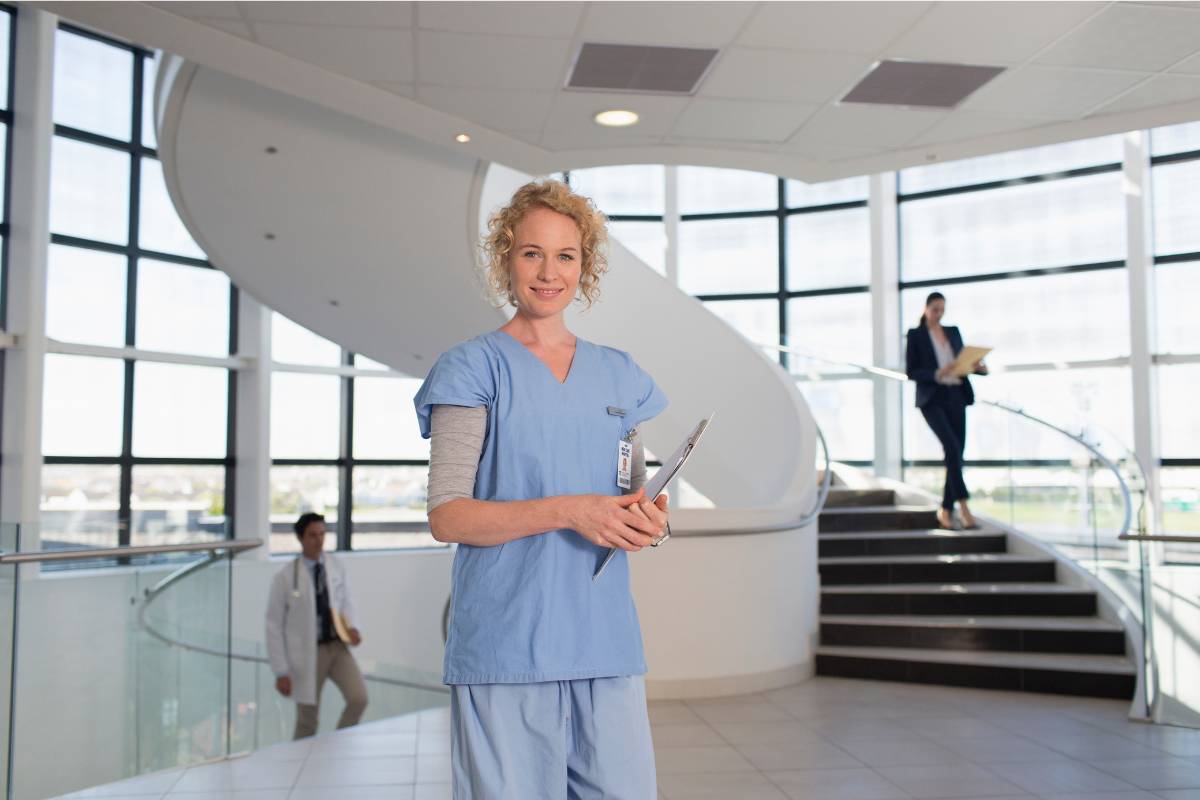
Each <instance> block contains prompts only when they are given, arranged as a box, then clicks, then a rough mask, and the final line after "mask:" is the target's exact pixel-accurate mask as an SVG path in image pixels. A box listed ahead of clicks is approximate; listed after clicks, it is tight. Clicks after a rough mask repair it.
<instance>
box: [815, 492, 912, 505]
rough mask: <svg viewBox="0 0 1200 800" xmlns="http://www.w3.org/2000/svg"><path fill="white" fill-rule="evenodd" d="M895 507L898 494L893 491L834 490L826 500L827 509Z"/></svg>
mask: <svg viewBox="0 0 1200 800" xmlns="http://www.w3.org/2000/svg"><path fill="white" fill-rule="evenodd" d="M894 505H896V493H895V492H894V491H892V490H891V489H832V490H830V492H829V496H828V497H827V498H826V500H825V508H854V507H861V506H894Z"/></svg>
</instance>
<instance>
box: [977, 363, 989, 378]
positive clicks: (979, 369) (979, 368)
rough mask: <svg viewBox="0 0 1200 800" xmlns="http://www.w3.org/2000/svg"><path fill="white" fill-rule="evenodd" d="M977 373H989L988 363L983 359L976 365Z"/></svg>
mask: <svg viewBox="0 0 1200 800" xmlns="http://www.w3.org/2000/svg"><path fill="white" fill-rule="evenodd" d="M975 374H976V375H987V374H988V367H987V364H985V363H983V362H982V361H980V362H979V363H978V364H976V365H975Z"/></svg>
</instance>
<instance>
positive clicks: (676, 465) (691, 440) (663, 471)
mask: <svg viewBox="0 0 1200 800" xmlns="http://www.w3.org/2000/svg"><path fill="white" fill-rule="evenodd" d="M714 415H715V412H714V414H709V415H708V416H707V417H705V418H704V419H702V420H700V422H699V423H698V424H697V425H696V427H695V429H693V430H692V432H691V433H690V434H688V437H687V438H686V439H684V440H683V444H681V445H679V447H678V448H676V450H675V452H674V453H672V454H671V457H670V458H668V459H666V460H665V461H663V465H662V466H661V467H659V469H658V472H655V473H654V477H653V478H651V479H650V480H648V481H646V485H645V487H644V488H645V490H646V497H648V498H650V500H651V501H653V500H657V499H658V496H659V495H660V494H662V493H663V490H664V489H666V488H667V484H669V483H670V482H671V479H672V478H674V477H675V476H676V475H678V474H679V471H680V470H681V469H683V465H684V464H685V463H687V460H688V458H689V457H690V456H691V455H692V451H694V450H695V449H696V445H697V444H698V443H699V442H700V437H701V436H703V435H704V431H706V430H707V429H708V425H709V423H711V422H712V418H713V416H714ZM662 541H663V539H659V540H657V541H655V542H654V543H653V544H652V545H651V546H652V547H657V546H658V545H659V544H661V543H662ZM618 550H619V548H616V547H612V548H609V551H608V555H606V556H604V561H602V562H601V563H600V568H599V569H597V570H596V573H595V574H594V575H592V580H593V581H594V580H596V579H597V578H599V577H600V576H601V575H602V574H603V573H604V570H605V568H606V567H607V566H608V564H609V562H610V561H612V560H613V556H615V555H616V554H617V551H618Z"/></svg>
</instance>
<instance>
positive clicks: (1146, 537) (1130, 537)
mask: <svg viewBox="0 0 1200 800" xmlns="http://www.w3.org/2000/svg"><path fill="white" fill-rule="evenodd" d="M1117 538H1118V539H1121V540H1123V541H1126V542H1183V543H1185V544H1200V536H1171V535H1169V534H1165V533H1156V534H1153V535H1150V534H1143V535H1135V534H1129V533H1123V534H1121V535H1120V536H1118V537H1117Z"/></svg>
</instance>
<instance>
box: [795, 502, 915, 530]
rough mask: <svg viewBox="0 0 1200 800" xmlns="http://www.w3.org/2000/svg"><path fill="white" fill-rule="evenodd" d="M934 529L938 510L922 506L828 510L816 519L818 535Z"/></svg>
mask: <svg viewBox="0 0 1200 800" xmlns="http://www.w3.org/2000/svg"><path fill="white" fill-rule="evenodd" d="M936 527H937V510H936V509H933V508H926V507H924V506H874V507H872V506H863V507H858V508H827V509H825V510H823V511H822V512H821V516H820V518H819V519H818V520H817V531H818V532H820V533H829V532H833V531H878V530H909V529H914V528H936Z"/></svg>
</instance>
